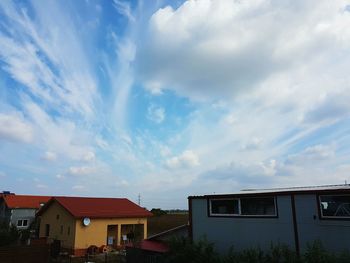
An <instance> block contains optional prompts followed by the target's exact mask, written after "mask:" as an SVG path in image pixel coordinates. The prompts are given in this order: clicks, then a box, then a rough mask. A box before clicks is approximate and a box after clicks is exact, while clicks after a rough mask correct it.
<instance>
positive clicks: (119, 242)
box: [106, 224, 147, 248]
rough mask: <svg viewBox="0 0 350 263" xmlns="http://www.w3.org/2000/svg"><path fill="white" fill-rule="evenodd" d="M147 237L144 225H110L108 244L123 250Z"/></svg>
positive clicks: (108, 228)
mask: <svg viewBox="0 0 350 263" xmlns="http://www.w3.org/2000/svg"><path fill="white" fill-rule="evenodd" d="M146 235H147V231H146V229H145V225H144V224H117V225H108V226H107V241H106V244H107V245H108V246H111V247H113V248H121V247H124V246H125V245H127V244H129V243H131V242H134V241H141V240H143V239H146V238H147V236H146Z"/></svg>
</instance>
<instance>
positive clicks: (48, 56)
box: [0, 0, 350, 209]
mask: <svg viewBox="0 0 350 263" xmlns="http://www.w3.org/2000/svg"><path fill="white" fill-rule="evenodd" d="M349 69H350V1H344V0H332V1H328V0H293V1H290V0H249V1H248V0H240V1H231V0H189V1H170V0H169V1H166V0H164V1H163V0H147V1H146V0H144V1H122V0H114V1H112V0H111V1H98V0H86V1H83V0H79V1H65V0H62V1H52V0H48V1H39V0H34V1H17V0H16V1H10V0H5V1H0V190H10V191H12V192H15V193H17V194H36V195H73V196H108V197H127V198H129V199H130V200H132V201H134V202H137V201H138V195H140V197H141V198H140V199H141V205H142V206H145V207H147V208H149V209H150V208H152V207H160V208H163V209H171V208H187V197H188V196H189V195H203V194H213V193H232V192H236V191H239V190H241V189H247V188H273V187H290V186H310V185H325V184H344V183H345V182H346V181H347V182H350V74H349Z"/></svg>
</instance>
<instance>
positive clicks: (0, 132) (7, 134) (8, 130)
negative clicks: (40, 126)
mask: <svg viewBox="0 0 350 263" xmlns="http://www.w3.org/2000/svg"><path fill="white" fill-rule="evenodd" d="M0 139H5V140H10V141H16V142H24V143H29V142H31V141H32V140H33V129H32V126H31V125H30V124H29V123H28V122H27V121H25V120H24V119H23V117H21V115H19V114H15V113H13V114H4V113H0Z"/></svg>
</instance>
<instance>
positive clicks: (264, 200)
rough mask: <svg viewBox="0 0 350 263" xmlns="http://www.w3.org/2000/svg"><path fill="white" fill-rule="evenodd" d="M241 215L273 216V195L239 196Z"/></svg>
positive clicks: (274, 208) (274, 210) (274, 213)
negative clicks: (257, 196)
mask: <svg viewBox="0 0 350 263" xmlns="http://www.w3.org/2000/svg"><path fill="white" fill-rule="evenodd" d="M240 204H241V215H247V216H274V215H276V206H275V198H274V197H259V198H241V199H240Z"/></svg>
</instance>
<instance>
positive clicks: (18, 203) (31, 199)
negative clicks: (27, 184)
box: [2, 194, 51, 209]
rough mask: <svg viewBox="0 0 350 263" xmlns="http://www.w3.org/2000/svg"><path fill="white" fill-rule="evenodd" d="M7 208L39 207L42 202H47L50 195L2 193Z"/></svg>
mask: <svg viewBox="0 0 350 263" xmlns="http://www.w3.org/2000/svg"><path fill="white" fill-rule="evenodd" d="M2 197H3V198H4V200H5V203H6V206H7V207H8V208H11V209H13V208H35V209H39V208H40V207H41V206H40V204H42V203H47V202H48V201H49V200H50V198H51V196H36V195H12V194H10V195H3V196H2Z"/></svg>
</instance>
